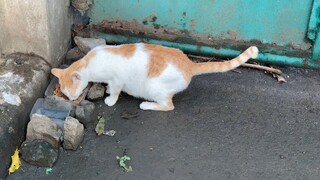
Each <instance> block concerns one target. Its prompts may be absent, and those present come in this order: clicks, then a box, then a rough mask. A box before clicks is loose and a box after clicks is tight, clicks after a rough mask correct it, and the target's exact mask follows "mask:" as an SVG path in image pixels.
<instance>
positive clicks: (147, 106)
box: [140, 101, 154, 110]
mask: <svg viewBox="0 0 320 180" xmlns="http://www.w3.org/2000/svg"><path fill="white" fill-rule="evenodd" d="M153 104H154V103H151V102H146V101H145V102H142V103H141V104H140V109H142V110H152V109H153V107H154V105H153Z"/></svg>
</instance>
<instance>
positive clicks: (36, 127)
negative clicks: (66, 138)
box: [27, 114, 62, 147]
mask: <svg viewBox="0 0 320 180" xmlns="http://www.w3.org/2000/svg"><path fill="white" fill-rule="evenodd" d="M61 136H62V130H61V129H60V128H59V127H58V125H57V124H56V123H54V122H53V121H52V120H51V119H50V118H48V117H46V116H43V115H40V114H33V115H32V117H31V120H30V122H29V124H28V127H27V140H28V141H32V140H35V139H43V140H45V141H47V142H48V143H50V144H52V145H53V146H55V147H59V146H60V137H61Z"/></svg>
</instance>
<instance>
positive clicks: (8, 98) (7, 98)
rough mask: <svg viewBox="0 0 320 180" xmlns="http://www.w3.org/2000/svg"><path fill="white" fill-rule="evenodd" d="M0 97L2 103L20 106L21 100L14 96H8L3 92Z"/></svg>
mask: <svg viewBox="0 0 320 180" xmlns="http://www.w3.org/2000/svg"><path fill="white" fill-rule="evenodd" d="M2 96H3V99H4V101H5V102H6V103H8V104H11V105H15V106H19V105H20V104H21V99H20V97H19V96H18V95H16V94H8V93H5V92H3V93H2Z"/></svg>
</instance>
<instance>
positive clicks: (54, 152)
mask: <svg viewBox="0 0 320 180" xmlns="http://www.w3.org/2000/svg"><path fill="white" fill-rule="evenodd" d="M20 153H21V155H22V156H21V157H22V159H23V160H24V161H26V162H28V163H30V164H33V165H36V166H43V167H52V166H53V165H54V163H55V162H56V160H57V159H58V156H59V150H58V148H56V147H54V146H52V145H51V144H50V143H48V142H47V141H45V140H41V139H37V140H33V141H25V142H23V143H22V145H21V147H20Z"/></svg>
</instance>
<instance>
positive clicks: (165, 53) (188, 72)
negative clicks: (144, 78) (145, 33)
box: [144, 44, 193, 82]
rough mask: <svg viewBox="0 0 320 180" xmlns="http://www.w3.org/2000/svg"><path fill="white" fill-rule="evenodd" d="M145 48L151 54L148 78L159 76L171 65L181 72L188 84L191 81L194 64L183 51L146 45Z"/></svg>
mask: <svg viewBox="0 0 320 180" xmlns="http://www.w3.org/2000/svg"><path fill="white" fill-rule="evenodd" d="M144 48H145V49H147V51H149V52H150V59H149V65H148V66H149V67H148V68H149V69H148V77H157V76H159V75H160V74H161V73H162V72H163V71H164V69H165V68H166V67H167V66H168V64H169V63H170V64H172V65H174V66H175V67H176V68H177V69H179V70H181V73H182V74H183V75H184V78H185V80H186V81H187V82H190V81H191V78H192V75H193V74H192V64H193V63H192V62H191V61H190V60H189V58H188V57H187V56H186V55H185V54H184V53H183V52H182V51H181V50H179V49H175V48H168V47H163V46H159V45H154V44H145V45H144Z"/></svg>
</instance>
